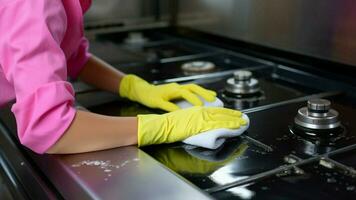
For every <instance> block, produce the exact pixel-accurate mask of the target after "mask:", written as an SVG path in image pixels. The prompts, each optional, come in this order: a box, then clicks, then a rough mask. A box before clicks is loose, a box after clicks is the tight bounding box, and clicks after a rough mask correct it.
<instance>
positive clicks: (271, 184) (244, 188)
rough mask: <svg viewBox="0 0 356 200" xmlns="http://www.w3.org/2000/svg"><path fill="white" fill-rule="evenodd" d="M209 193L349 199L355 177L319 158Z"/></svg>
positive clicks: (238, 196) (355, 192) (355, 190)
mask: <svg viewBox="0 0 356 200" xmlns="http://www.w3.org/2000/svg"><path fill="white" fill-rule="evenodd" d="M212 195H213V197H215V198H217V199H312V200H314V199H333V200H334V199H353V198H354V197H355V195H356V179H355V175H354V174H350V173H349V172H348V171H345V170H344V169H343V168H339V167H337V166H335V167H330V166H328V165H325V164H323V161H322V160H321V161H319V162H313V163H309V164H306V165H302V166H298V167H294V168H292V169H290V170H286V171H283V172H280V173H277V174H275V175H273V176H271V177H267V178H265V179H263V180H259V181H256V182H253V183H248V184H245V185H241V186H238V187H234V188H231V189H228V190H226V191H221V192H217V193H213V194H212Z"/></svg>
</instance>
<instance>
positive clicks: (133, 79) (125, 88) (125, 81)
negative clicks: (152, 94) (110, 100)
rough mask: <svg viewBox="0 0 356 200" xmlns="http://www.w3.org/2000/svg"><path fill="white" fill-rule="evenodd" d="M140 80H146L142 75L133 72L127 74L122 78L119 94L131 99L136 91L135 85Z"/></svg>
mask: <svg viewBox="0 0 356 200" xmlns="http://www.w3.org/2000/svg"><path fill="white" fill-rule="evenodd" d="M139 82H146V81H144V80H143V79H141V78H140V77H138V76H136V75H133V74H128V75H126V76H124V77H123V78H122V79H121V82H120V86H119V88H118V89H119V91H118V93H119V95H120V96H121V97H126V98H129V99H131V100H133V99H134V97H133V94H134V93H135V91H134V90H135V85H136V84H137V83H139Z"/></svg>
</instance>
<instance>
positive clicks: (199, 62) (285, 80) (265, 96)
mask: <svg viewBox="0 0 356 200" xmlns="http://www.w3.org/2000/svg"><path fill="white" fill-rule="evenodd" d="M131 37H136V36H131ZM147 37H152V38H154V39H149V38H148V39H142V38H141V39H139V40H140V41H141V42H142V43H141V44H134V45H136V46H140V45H141V47H140V48H136V49H135V48H131V49H130V48H129V51H133V52H136V53H142V52H145V50H144V49H145V47H147V46H149V43H150V42H148V41H151V42H154V43H155V44H156V45H157V46H154V47H155V48H153V50H152V49H151V50H152V51H161V50H164V51H165V50H167V48H166V47H169V48H171V49H174V52H176V53H174V54H169V55H168V54H165V53H163V54H160V55H161V56H157V57H155V59H152V60H150V59H147V57H145V59H141V60H140V61H139V62H127V63H120V62H118V61H116V60H113V59H112V60H110V59H107V60H108V61H109V62H111V64H113V65H115V66H116V67H117V68H119V69H120V70H122V71H124V72H126V73H133V74H137V75H138V76H141V77H143V78H145V79H146V80H148V81H150V82H152V83H154V84H162V83H170V82H179V83H181V84H185V83H196V84H199V85H201V86H203V87H205V88H208V89H211V90H214V91H216V92H217V94H218V98H220V99H221V100H222V101H223V102H224V106H225V107H228V108H231V109H238V110H242V111H243V112H245V113H247V114H248V115H249V117H250V120H251V126H250V128H249V129H248V131H246V133H244V134H243V135H241V136H240V137H236V138H231V139H229V140H227V141H226V143H225V144H224V145H223V146H221V147H220V148H218V149H216V150H208V149H203V148H197V147H193V146H189V145H185V144H182V143H174V144H163V145H155V146H149V147H145V148H143V150H144V151H145V152H146V153H147V154H149V155H151V156H152V157H153V158H155V159H156V160H157V161H159V162H161V163H162V164H164V165H165V166H166V167H168V168H169V169H171V170H172V171H174V173H177V174H179V175H180V176H181V177H183V178H185V179H186V180H187V181H189V182H190V183H192V184H194V185H195V186H197V187H198V188H200V189H201V190H204V191H206V192H207V193H209V194H211V195H212V196H213V197H215V198H217V199H262V198H263V199H266V198H267V199H275V198H283V199H285V198H286V199H315V198H323V199H336V198H338V199H340V198H342V199H349V198H352V196H354V195H355V194H356V190H355V189H356V188H355V187H356V181H355V180H356V179H355V176H356V171H355V169H354V167H356V159H354V156H353V154H354V153H355V151H356V125H355V123H354V119H356V104H355V103H354V102H355V97H353V96H352V95H350V94H346V93H345V92H344V91H345V90H348V89H347V88H351V86H347V85H345V84H344V83H341V82H338V81H335V80H333V79H327V78H325V77H322V76H319V75H316V74H313V73H309V72H306V71H303V70H299V69H295V68H293V67H289V66H285V65H281V64H279V63H274V62H270V61H266V60H262V59H259V58H255V57H252V56H249V55H244V54H240V53H236V52H232V51H229V50H225V49H220V48H218V47H215V46H210V45H207V44H200V43H196V42H194V41H191V40H187V39H181V38H175V37H170V36H169V35H165V36H164V37H163V36H162V38H163V41H159V40H158V39H157V38H159V37H158V36H157V35H155V34H152V33H151V34H148V35H147ZM104 38H106V40H107V41H105V42H111V43H112V44H115V43H118V44H119V45H114V46H115V47H117V48H119V47H120V48H124V49H125V48H128V47H127V46H128V44H127V41H130V37H128V39H120V40H117V38H116V37H113V36H112V35H110V37H109V36H108V37H104ZM131 39H132V38H131ZM125 41H126V43H125ZM129 43H130V42H129ZM131 43H132V41H131ZM167 44H169V45H168V46H167ZM131 45H132V44H131ZM160 45H161V46H160ZM165 45H166V46H165ZM183 46H184V48H182V47H183ZM169 48H168V49H169ZM182 49H185V50H184V51H180V50H182ZM202 50H203V51H202ZM170 51H171V52H173V51H172V50H170ZM178 52H180V53H178ZM158 54H159V53H157V55H158ZM162 55H163V56H162ZM98 56H99V57H100V56H101V55H100V52H99V55H98ZM104 56H105V55H104ZM352 89H353V88H352ZM81 95H86V94H84V93H83V94H80V95H78V99H79V101H80V99H88V98H87V97H86V98H83V96H82V98H81ZM89 95H91V97H93V96H96V97H97V98H99V99H101V100H103V99H105V98H106V97H105V98H104V96H100V94H99V92H97V93H95V92H94V93H91V94H89ZM80 103H82V104H84V106H86V107H87V108H88V109H89V110H91V111H93V112H96V113H101V114H107V115H115V116H135V115H137V114H147V113H164V112H163V111H161V110H155V109H150V108H147V107H144V106H142V105H139V104H137V103H133V102H129V101H127V100H125V99H120V98H119V97H117V96H115V97H113V96H111V97H108V100H107V101H106V102H105V101H101V103H96V104H92V103H85V101H82V102H80Z"/></svg>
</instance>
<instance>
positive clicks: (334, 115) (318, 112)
mask: <svg viewBox="0 0 356 200" xmlns="http://www.w3.org/2000/svg"><path fill="white" fill-rule="evenodd" d="M330 105H331V103H330V101H328V100H326V99H312V100H309V101H308V106H307V107H303V108H300V109H299V110H298V114H297V116H296V117H295V118H294V123H295V124H296V125H298V126H301V127H303V128H308V129H314V130H329V129H335V128H338V127H340V125H341V123H340V121H339V113H338V112H337V111H336V110H334V109H331V108H330Z"/></svg>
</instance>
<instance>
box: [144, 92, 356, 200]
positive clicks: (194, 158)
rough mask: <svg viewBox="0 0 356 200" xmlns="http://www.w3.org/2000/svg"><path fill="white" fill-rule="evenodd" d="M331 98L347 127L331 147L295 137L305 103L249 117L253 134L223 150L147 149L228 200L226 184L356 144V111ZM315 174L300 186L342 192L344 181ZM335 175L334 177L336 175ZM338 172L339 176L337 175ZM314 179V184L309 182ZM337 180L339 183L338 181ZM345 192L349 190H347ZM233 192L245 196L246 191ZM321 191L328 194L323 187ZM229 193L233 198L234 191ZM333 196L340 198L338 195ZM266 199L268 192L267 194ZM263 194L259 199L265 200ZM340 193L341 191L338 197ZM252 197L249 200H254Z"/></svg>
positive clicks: (310, 173)
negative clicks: (294, 127) (293, 128)
mask: <svg viewBox="0 0 356 200" xmlns="http://www.w3.org/2000/svg"><path fill="white" fill-rule="evenodd" d="M338 98H340V97H338ZM328 99H330V100H331V101H332V107H333V108H334V109H336V110H337V111H339V112H340V113H341V121H342V124H343V126H345V127H346V130H347V132H346V134H345V135H344V136H343V137H341V138H340V139H338V140H337V141H334V142H333V143H330V144H325V143H323V144H321V143H319V142H318V141H315V140H312V139H309V138H305V137H301V136H298V135H295V134H293V133H292V132H291V131H290V126H291V125H293V119H294V117H295V115H296V113H297V110H298V108H301V107H303V106H305V105H306V102H300V103H292V104H289V105H284V106H279V107H275V108H271V109H268V110H264V111H258V112H252V113H248V115H249V117H250V120H251V126H250V128H249V130H248V131H247V132H246V133H245V134H243V135H242V136H241V137H237V138H233V139H230V140H228V142H226V143H225V144H224V146H222V147H220V148H219V149H217V150H207V149H203V148H195V147H192V146H188V145H184V144H170V145H157V146H150V147H145V148H144V151H145V152H146V153H148V154H150V155H151V156H153V157H154V158H155V159H157V160H158V161H160V162H161V163H163V164H164V165H166V166H167V167H169V168H170V169H172V170H173V171H175V172H176V173H178V174H180V175H181V176H183V177H185V178H186V179H187V180H189V181H191V182H192V183H193V184H195V185H197V186H198V187H199V188H202V189H206V190H207V191H208V192H209V191H214V192H213V193H214V195H217V197H219V198H220V197H224V195H226V194H225V193H224V191H225V189H224V188H222V189H219V188H220V187H222V186H224V185H227V184H231V183H234V182H239V181H240V182H241V181H243V180H248V179H250V178H252V177H254V176H256V175H258V174H263V173H266V172H269V171H273V170H275V169H278V168H280V167H281V166H288V165H293V164H295V163H298V162H303V161H304V160H307V159H313V158H314V157H316V156H320V155H323V154H327V153H328V152H333V151H335V150H337V149H340V148H343V147H347V146H350V145H353V144H356V125H355V124H353V120H354V119H355V118H356V109H355V108H352V107H347V106H343V105H341V104H339V103H338V100H337V98H336V97H329V98H328ZM355 147H356V146H355ZM341 159H342V158H339V160H341ZM344 160H345V159H344ZM340 162H341V161H340ZM351 162H352V161H351ZM353 162H354V159H353ZM348 163H350V161H345V164H348ZM326 166H327V165H326ZM351 167H352V166H351ZM311 169H312V170H311V171H309V168H308V170H307V169H305V171H307V172H306V173H305V174H303V175H302V176H301V179H298V177H297V178H295V179H296V180H295V182H297V181H298V180H301V181H305V183H306V184H309V185H312V184H315V187H317V186H318V185H325V187H332V188H334V187H335V188H336V187H338V185H337V184H340V181H341V182H342V180H339V181H336V182H335V183H332V182H331V183H328V184H329V185H328V184H326V182H325V181H324V179H323V177H319V175H320V174H318V173H316V172H315V170H314V168H311ZM284 171H285V170H280V171H279V172H278V173H279V174H280V173H282V172H284ZM331 171H332V173H333V170H331ZM278 173H272V175H276V176H277V178H276V180H275V182H276V183H275V184H276V186H272V185H271V187H270V190H271V191H272V192H271V194H270V195H275V196H271V198H274V197H275V198H277V197H278V193H274V192H276V190H278V187H277V186H278V185H283V181H284V179H282V180H280V177H278ZM335 173H339V172H338V171H336V172H335ZM345 173H346V172H345ZM347 173H348V172H347ZM355 175H356V174H355ZM269 176H271V175H269ZM269 176H266V177H269ZM288 176H289V175H285V177H286V178H287V179H288ZM291 176H292V175H291ZM335 176H336V175H334V177H335ZM308 177H309V178H310V179H308ZM346 177H348V176H345V179H346ZM264 178H265V177H263V176H262V177H261V178H259V179H257V182H258V181H259V180H260V179H264ZM335 178H336V179H337V176H336V177H335ZM291 179H292V180H291V183H289V184H291V185H290V186H292V184H299V183H294V182H293V179H294V178H293V176H292V177H291ZM350 180H352V179H350ZM255 181H256V180H255ZM272 182H273V181H272ZM272 182H271V183H272ZM271 183H270V182H268V181H267V182H266V183H265V182H263V181H262V183H261V184H260V185H259V186H258V187H257V186H256V189H255V190H258V191H259V192H260V189H261V187H262V186H261V185H263V184H265V185H266V186H268V185H270V184H271ZM302 183H304V182H302ZM302 183H300V185H301V186H303V184H302ZM353 183H354V180H353V181H351V182H350V183H344V184H350V185H351V184H353ZM301 186H298V187H297V186H296V187H292V188H289V190H288V191H294V193H295V194H298V190H299V189H298V188H300V187H301ZM251 187H252V186H251ZM350 187H351V186H350ZM233 188H236V187H233ZM305 188H308V187H305ZM345 188H346V185H345V187H344V188H343V189H345ZM265 189H266V188H263V189H261V190H265ZM231 190H237V191H241V190H244V189H231ZM246 190H247V189H246ZM266 190H267V189H266ZM340 190H341V188H340ZM216 191H217V192H216ZM220 191H223V192H220ZM318 191H322V190H320V188H319V189H318ZM318 191H314V193H315V194H318ZM219 192H220V193H219ZM227 192H228V193H229V191H227ZM265 192H267V191H265ZM283 192H286V191H283ZM330 192H331V194H333V195H334V193H333V192H332V191H330ZM215 193H216V194H215ZM249 193H250V195H252V194H254V193H255V192H254V191H250V192H249ZM326 193H328V192H326ZM261 194H264V193H263V192H261ZM261 194H259V195H258V196H257V197H261V196H260V195H261ZM286 194H287V193H281V194H280V195H281V197H283V196H284V195H286ZM292 194H293V193H292ZM337 194H338V193H337V191H336V192H335V195H337ZM231 195H232V196H235V194H234V192H232V193H231ZM231 195H230V196H229V195H228V196H226V198H228V197H231ZM241 195H244V194H241ZM300 195H301V196H295V197H296V198H294V197H293V195H292V196H291V197H293V198H291V199H298V198H299V197H303V196H304V195H303V194H300ZM240 197H241V196H240ZM250 197H251V198H252V197H253V198H255V197H256V196H255V195H252V196H250ZM250 197H249V198H247V199H250ZM261 198H262V197H261Z"/></svg>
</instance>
